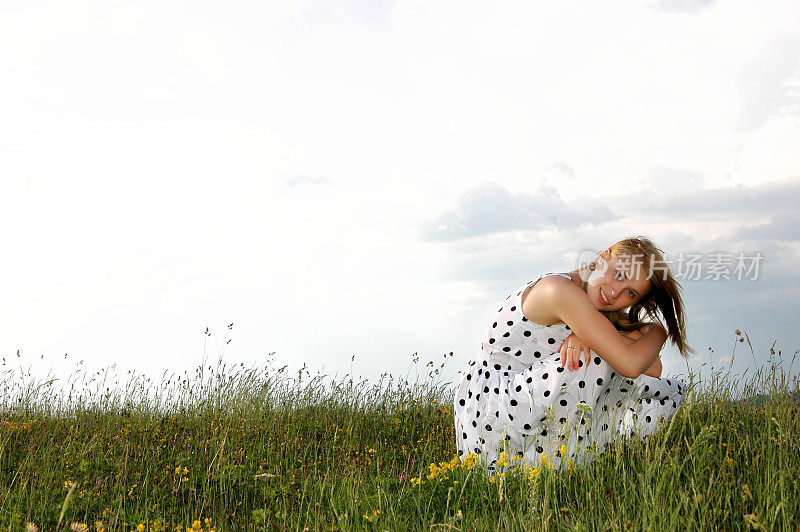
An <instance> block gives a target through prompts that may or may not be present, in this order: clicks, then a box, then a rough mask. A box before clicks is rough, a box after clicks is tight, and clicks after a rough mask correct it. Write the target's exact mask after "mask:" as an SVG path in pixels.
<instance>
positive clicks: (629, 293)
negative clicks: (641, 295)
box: [628, 290, 636, 298]
mask: <svg viewBox="0 0 800 532" xmlns="http://www.w3.org/2000/svg"><path fill="white" fill-rule="evenodd" d="M628 295H630V296H631V298H634V297H636V294H634V293H633V290H628Z"/></svg>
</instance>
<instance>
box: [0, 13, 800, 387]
mask: <svg viewBox="0 0 800 532" xmlns="http://www.w3.org/2000/svg"><path fill="white" fill-rule="evenodd" d="M798 30H800V4H798V3H797V2H796V1H795V0H786V1H777V0H776V1H774V2H773V1H770V2H759V3H754V2H750V1H746V0H744V1H736V0H701V1H694V0H659V1H652V0H651V1H647V0H643V1H638V2H631V1H630V0H625V1H622V0H618V1H617V0H611V1H608V2H602V3H598V2H572V1H564V2H555V3H554V2H538V1H537V2H529V1H520V2H514V1H509V2H501V3H493V4H491V5H490V4H487V3H486V2H474V1H463V0H459V1H435V2H431V1H429V0H425V1H422V0H396V1H390V0H342V1H338V2H321V1H317V0H293V1H280V0H276V1H271V2H237V3H234V4H226V5H225V6H222V5H221V4H219V3H216V2H203V1H194V2H169V3H164V2H141V1H137V2H99V1H85V2H80V3H76V2H66V3H65V2H53V1H51V2H45V1H43V2H23V1H19V2H14V1H7V2H3V3H2V4H0V80H2V83H0V224H2V227H3V230H2V232H1V233H0V235H2V249H3V251H4V257H3V260H2V261H1V262H0V280H2V281H1V282H2V293H3V298H2V304H1V305H0V355H2V357H3V363H4V364H6V368H9V370H8V371H10V370H12V369H15V368H16V369H20V370H24V369H25V368H27V369H28V371H31V368H33V371H34V372H37V371H41V372H52V374H54V375H56V376H57V377H58V378H60V379H61V380H62V381H63V380H65V379H66V376H67V375H68V374H70V372H72V371H75V370H76V368H84V369H85V368H91V369H100V368H108V367H110V366H112V365H114V367H115V368H117V370H118V371H119V372H120V373H122V374H125V373H126V372H128V371H133V372H134V373H138V374H147V375H153V376H160V375H163V374H164V372H175V373H182V372H184V371H187V372H189V373H190V374H191V373H192V372H193V370H194V368H197V367H198V366H199V365H201V364H203V363H204V361H206V363H210V362H211V361H216V360H218V359H220V358H221V359H222V360H223V361H224V362H226V363H231V364H239V363H244V364H245V365H253V366H258V365H263V364H266V363H267V362H268V361H270V363H273V364H275V365H276V366H283V365H287V366H289V367H290V368H298V367H301V366H302V365H304V364H305V365H306V366H307V367H308V368H310V369H311V370H312V371H313V372H320V373H323V374H328V375H343V374H345V373H349V372H353V373H354V374H356V375H362V376H364V377H366V378H369V379H376V378H378V376H379V375H381V374H383V373H390V374H392V375H408V374H409V373H410V374H411V375H413V374H414V372H416V371H420V370H419V366H415V365H413V364H412V359H413V358H414V356H415V354H416V355H418V356H419V357H420V359H421V361H422V362H421V363H420V365H421V364H423V363H425V362H427V361H429V360H430V361H436V363H437V364H438V363H439V362H441V361H443V360H447V362H446V367H445V369H444V370H443V376H445V377H447V378H450V379H457V378H458V373H457V372H458V371H460V370H461V369H462V367H464V366H465V365H466V363H467V361H468V360H469V359H471V358H473V357H475V356H477V354H478V352H479V350H480V344H481V341H482V339H483V337H484V335H485V333H486V330H487V328H488V326H489V324H490V323H491V321H492V317H493V314H494V313H495V312H496V311H497V308H499V303H501V302H502V301H503V300H504V299H505V298H506V296H507V295H508V294H510V293H511V292H512V291H514V290H515V289H517V288H518V287H520V286H522V285H523V284H525V283H526V282H528V281H530V280H532V279H535V278H536V277H538V276H539V275H541V274H543V273H547V272H553V271H569V270H572V269H575V268H576V267H577V266H578V265H579V262H580V261H581V260H583V259H584V258H585V257H586V256H587V254H588V255H591V253H593V252H596V251H598V250H601V249H603V248H605V247H607V246H609V245H610V244H612V243H613V242H615V241H617V240H619V239H621V238H623V237H626V236H631V235H646V236H649V237H650V238H652V239H653V240H654V241H655V242H656V243H657V244H658V245H659V246H660V247H661V248H662V249H663V250H664V251H665V252H666V254H667V256H668V257H672V258H674V259H675V260H676V261H677V260H678V259H679V257H683V258H687V257H690V256H695V257H696V262H697V261H699V263H700V264H701V266H702V268H703V269H702V271H701V275H700V278H699V279H692V278H689V277H690V276H686V275H684V276H683V277H680V276H679V280H681V283H682V285H683V289H684V292H683V297H684V301H685V304H686V314H687V321H688V335H689V338H688V341H689V344H690V345H691V346H693V347H694V348H695V349H696V354H695V355H693V356H691V357H690V358H689V359H688V360H684V359H682V358H681V357H680V356H679V355H678V354H677V351H676V350H675V349H674V348H672V347H668V348H666V349H665V350H664V352H663V354H662V360H663V364H664V367H665V374H668V375H680V374H681V373H682V374H684V375H685V374H686V373H687V371H689V370H692V371H707V370H708V368H709V367H710V366H711V365H714V366H715V367H717V368H719V367H721V366H725V365H729V364H731V362H732V368H733V370H734V372H740V373H741V372H744V371H745V370H748V368H752V367H754V366H756V365H760V364H763V363H764V362H765V361H766V360H767V358H768V357H769V351H770V347H771V346H773V343H774V346H775V347H774V349H775V350H776V351H781V353H782V356H783V357H784V358H785V359H786V367H787V368H788V367H789V362H790V358H791V355H792V354H793V353H795V352H796V351H797V350H798V349H799V348H800V333H799V332H798V328H797V321H796V311H797V308H798V305H797V299H798V297H800V288H798V284H797V280H798V275H797V271H796V268H797V265H798V264H800V215H798V213H797V205H798V204H800V149H798V148H800V31H798ZM715 254H722V255H715ZM738 256H741V257H744V258H745V259H752V258H753V257H756V256H760V257H762V258H761V259H758V260H756V259H752V260H751V266H752V264H756V265H757V268H756V271H750V272H749V274H748V275H744V276H743V278H741V279H736V276H735V275H729V276H730V277H732V278H731V279H724V276H721V278H718V279H717V278H715V275H714V274H712V270H711V268H712V265H711V263H712V262H713V261H714V257H718V258H719V257H723V258H725V260H734V262H735V259H736V257H738ZM723 262H724V261H723ZM676 264H677V262H676ZM725 264H727V263H725ZM726 267H728V266H726ZM717 271H720V270H719V269H718V270H717ZM727 271H729V273H730V274H733V266H730V267H729V269H728V270H727ZM717 277H720V276H719V275H717ZM231 324H232V326H230V327H229V325H231ZM206 329H208V334H210V336H209V335H207V334H206V332H205V331H206ZM736 329H740V330H741V331H743V332H746V333H747V335H748V338H749V339H750V341H751V344H752V346H753V351H754V352H753V353H751V352H750V350H749V348H746V344H744V345H742V344H738V345H737V344H736V343H735V341H736V336H735V334H734V331H735V330H736ZM228 340H230V342H228ZM734 346H736V348H735V349H736V350H735V351H734ZM451 352H452V353H453V356H452V357H445V356H444V355H445V354H448V353H451ZM733 353H735V358H734V359H733V360H731V355H732V354H733ZM799 364H800V363H799ZM6 368H2V367H0V369H3V370H6ZM797 369H798V368H797V367H793V369H792V372H794V373H796V370H797ZM422 371H423V372H424V368H423V370H422Z"/></svg>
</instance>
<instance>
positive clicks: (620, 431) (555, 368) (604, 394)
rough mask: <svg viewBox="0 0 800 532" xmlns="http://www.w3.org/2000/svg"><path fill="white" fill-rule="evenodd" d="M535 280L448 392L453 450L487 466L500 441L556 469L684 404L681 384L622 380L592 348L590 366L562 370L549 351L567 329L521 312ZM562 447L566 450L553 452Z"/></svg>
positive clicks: (656, 424) (503, 312)
mask: <svg viewBox="0 0 800 532" xmlns="http://www.w3.org/2000/svg"><path fill="white" fill-rule="evenodd" d="M558 275H565V274H558ZM542 277H543V276H542ZM539 279H541V277H540V278H539ZM536 281H538V279H536V280H534V281H531V282H529V283H527V284H525V285H524V286H522V287H521V288H520V289H518V290H515V291H514V292H512V294H511V295H510V296H509V297H508V298H507V299H506V303H504V304H503V307H502V308H501V309H500V310H499V311H498V314H497V317H496V319H495V320H494V321H493V323H492V324H491V325H490V327H489V331H488V333H487V336H486V340H485V341H484V342H483V344H482V349H481V353H480V356H479V357H478V359H477V360H475V361H472V362H470V365H469V366H468V368H467V371H465V373H464V375H463V376H462V378H461V381H460V383H459V386H458V388H457V390H456V394H455V399H454V403H453V407H454V413H455V426H456V434H458V435H460V437H458V438H456V439H457V446H458V455H459V456H461V457H462V458H465V457H466V456H467V455H468V454H469V453H476V454H480V455H482V456H483V457H485V459H486V460H487V466H488V467H489V469H492V468H493V466H492V465H491V464H492V460H493V459H494V460H496V459H497V457H498V455H499V452H500V451H501V450H503V449H504V448H505V447H506V446H508V447H509V448H510V449H511V450H512V451H514V452H517V453H522V454H521V456H522V460H523V461H524V462H525V463H527V464H529V465H531V466H537V465H539V463H540V456H541V453H546V454H547V456H548V460H550V461H551V462H553V463H554V464H555V465H556V467H559V466H560V464H561V462H562V461H564V463H566V461H567V460H573V461H574V462H575V463H581V462H586V461H588V460H590V459H591V458H592V457H593V456H595V455H594V453H593V451H592V452H590V451H589V449H590V448H591V447H592V446H593V445H594V444H595V443H596V444H597V447H596V449H597V451H598V453H602V452H603V449H604V448H605V446H606V444H607V443H609V442H611V441H613V440H616V439H618V438H631V437H637V436H638V437H639V438H642V439H644V438H645V437H646V436H648V435H650V434H652V433H654V432H655V431H656V430H658V429H659V428H660V427H661V426H663V425H664V424H665V423H666V422H667V421H669V419H670V418H671V417H672V415H673V414H674V413H675V412H676V410H677V409H678V407H680V404H681V402H682V401H683V393H684V391H685V387H684V385H683V383H681V382H680V381H678V380H676V379H673V378H670V379H657V378H653V377H648V376H646V375H641V376H640V377H638V378H636V379H629V378H626V377H623V376H621V375H619V374H617V372H616V371H614V370H613V369H612V368H611V366H609V365H608V364H607V363H606V362H605V361H604V360H602V359H601V358H600V357H599V356H597V355H596V354H595V353H594V352H592V353H591V357H590V360H591V362H592V363H591V364H582V365H581V367H580V368H579V369H578V370H577V371H569V370H566V371H565V370H563V369H561V366H560V357H559V354H558V352H557V351H556V349H558V347H559V346H560V345H561V342H562V341H563V340H564V339H565V338H566V337H567V336H569V335H570V333H571V331H570V330H569V327H567V326H566V325H563V324H562V325H550V326H546V325H538V324H536V323H533V322H531V321H529V320H527V319H525V317H524V316H523V315H522V303H521V299H522V294H523V293H524V291H525V290H526V289H527V288H528V287H530V286H532V285H533V284H534V283H535V282H536ZM559 369H561V371H559ZM562 445H566V446H567V452H566V454H565V455H564V456H558V455H559V454H560V453H559V450H560V448H561V446H562Z"/></svg>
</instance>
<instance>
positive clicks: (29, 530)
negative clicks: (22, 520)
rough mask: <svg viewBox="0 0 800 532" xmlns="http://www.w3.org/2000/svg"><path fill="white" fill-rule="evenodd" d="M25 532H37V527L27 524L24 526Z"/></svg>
mask: <svg viewBox="0 0 800 532" xmlns="http://www.w3.org/2000/svg"><path fill="white" fill-rule="evenodd" d="M25 532H39V527H38V526H36V525H35V524H33V523H30V522H29V523H27V524H25Z"/></svg>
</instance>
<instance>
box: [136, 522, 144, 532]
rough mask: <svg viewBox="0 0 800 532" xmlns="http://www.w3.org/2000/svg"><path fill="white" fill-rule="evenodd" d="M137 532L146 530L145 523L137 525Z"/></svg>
mask: <svg viewBox="0 0 800 532" xmlns="http://www.w3.org/2000/svg"><path fill="white" fill-rule="evenodd" d="M136 530H137V532H144V525H143V524H142V523H139V526H137V527H136Z"/></svg>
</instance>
